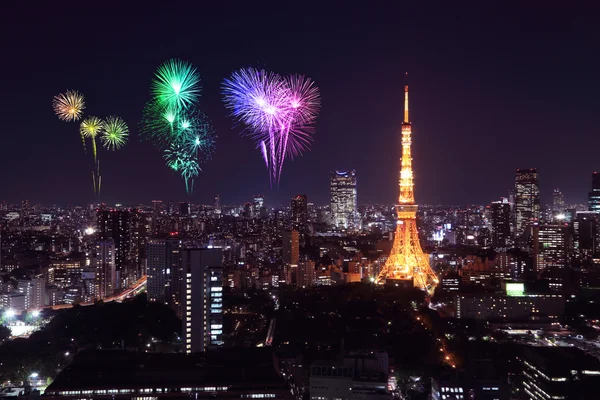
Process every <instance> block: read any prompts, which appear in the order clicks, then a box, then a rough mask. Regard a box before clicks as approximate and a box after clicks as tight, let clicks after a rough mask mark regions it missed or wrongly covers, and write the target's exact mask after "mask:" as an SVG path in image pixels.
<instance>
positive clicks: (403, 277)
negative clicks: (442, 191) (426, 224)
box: [376, 85, 439, 292]
mask: <svg viewBox="0 0 600 400" xmlns="http://www.w3.org/2000/svg"><path fill="white" fill-rule="evenodd" d="M411 143H412V125H411V123H410V120H409V118H408V85H406V86H404V121H403V122H402V156H401V158H400V179H399V182H398V186H399V189H400V195H399V196H398V205H397V206H396V217H397V221H396V232H395V235H394V244H393V246H392V250H391V252H390V256H389V257H388V259H387V260H386V262H385V265H384V266H383V268H382V269H381V271H380V272H379V275H378V276H377V279H376V282H377V283H379V284H383V283H393V284H396V285H399V284H403V285H405V284H410V285H411V286H414V287H417V288H419V289H423V290H426V291H428V292H433V290H434V289H435V286H436V285H437V283H438V282H439V280H438V278H437V276H436V274H435V272H433V270H432V269H431V266H430V265H429V257H428V256H427V254H425V253H424V252H423V249H422V248H421V243H420V241H419V231H418V229H417V210H418V207H419V206H418V205H417V204H416V203H415V194H414V182H413V170H412V154H411Z"/></svg>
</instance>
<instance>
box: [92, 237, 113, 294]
mask: <svg viewBox="0 0 600 400" xmlns="http://www.w3.org/2000/svg"><path fill="white" fill-rule="evenodd" d="M95 266H96V285H97V287H98V289H97V290H96V293H97V295H98V297H99V298H100V299H103V298H105V297H108V296H111V295H112V294H113V293H114V292H115V290H116V288H117V271H116V267H115V243H114V241H113V239H112V238H110V239H108V240H98V241H97V242H96V258H95Z"/></svg>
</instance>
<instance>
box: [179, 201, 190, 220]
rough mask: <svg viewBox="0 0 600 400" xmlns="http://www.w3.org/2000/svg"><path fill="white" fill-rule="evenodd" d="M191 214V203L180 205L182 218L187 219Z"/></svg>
mask: <svg viewBox="0 0 600 400" xmlns="http://www.w3.org/2000/svg"><path fill="white" fill-rule="evenodd" d="M190 213H191V209H190V203H187V202H182V203H179V215H180V216H182V217H187V216H188V215H190Z"/></svg>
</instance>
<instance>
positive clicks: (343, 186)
mask: <svg viewBox="0 0 600 400" xmlns="http://www.w3.org/2000/svg"><path fill="white" fill-rule="evenodd" d="M356 197H357V195H356V171H355V170H351V171H332V172H331V217H332V222H333V225H334V226H335V227H336V228H338V229H352V228H355V227H357V224H358V222H359V221H358V218H357V217H358V212H357V199H356Z"/></svg>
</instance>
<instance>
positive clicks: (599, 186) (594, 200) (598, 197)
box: [588, 172, 600, 212]
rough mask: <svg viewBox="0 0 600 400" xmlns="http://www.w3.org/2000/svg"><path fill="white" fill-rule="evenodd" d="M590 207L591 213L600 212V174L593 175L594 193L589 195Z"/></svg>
mask: <svg viewBox="0 0 600 400" xmlns="http://www.w3.org/2000/svg"><path fill="white" fill-rule="evenodd" d="M588 207H589V210H590V211H598V212H600V173H598V172H594V173H593V174H592V191H591V192H590V193H589V194H588Z"/></svg>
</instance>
